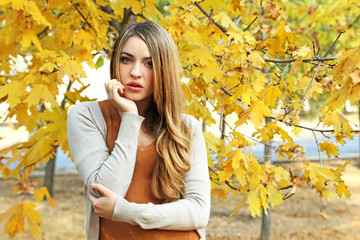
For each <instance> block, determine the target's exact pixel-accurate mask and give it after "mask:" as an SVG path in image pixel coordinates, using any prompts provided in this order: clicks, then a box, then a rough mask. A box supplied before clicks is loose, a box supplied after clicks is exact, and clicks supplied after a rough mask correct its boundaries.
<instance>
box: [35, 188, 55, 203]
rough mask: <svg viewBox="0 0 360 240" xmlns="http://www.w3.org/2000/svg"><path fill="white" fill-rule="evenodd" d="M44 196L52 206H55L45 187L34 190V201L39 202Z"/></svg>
mask: <svg viewBox="0 0 360 240" xmlns="http://www.w3.org/2000/svg"><path fill="white" fill-rule="evenodd" d="M44 197H46V200H47V201H48V202H49V204H50V206H51V207H52V208H55V207H56V205H55V202H54V200H53V199H52V197H51V196H50V194H49V192H48V190H47V188H46V187H41V188H39V189H38V190H36V192H35V193H34V198H35V201H36V202H40V201H41V200H43V199H44Z"/></svg>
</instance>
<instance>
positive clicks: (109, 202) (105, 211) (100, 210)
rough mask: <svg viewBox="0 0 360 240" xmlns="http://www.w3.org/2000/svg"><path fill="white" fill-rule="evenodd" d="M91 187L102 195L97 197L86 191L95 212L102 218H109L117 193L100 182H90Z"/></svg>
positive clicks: (112, 211) (110, 217)
mask: <svg viewBox="0 0 360 240" xmlns="http://www.w3.org/2000/svg"><path fill="white" fill-rule="evenodd" d="M91 187H92V189H93V190H95V191H98V192H99V193H100V194H101V195H102V197H99V198H97V197H95V196H94V195H92V194H91V193H90V192H88V196H89V200H90V201H91V203H92V205H93V207H94V211H95V213H96V214H97V215H99V216H100V217H102V218H106V219H110V220H111V219H112V215H113V213H114V206H115V201H116V198H117V195H116V194H115V193H114V192H113V191H111V190H110V189H108V188H106V187H105V186H104V185H101V184H91Z"/></svg>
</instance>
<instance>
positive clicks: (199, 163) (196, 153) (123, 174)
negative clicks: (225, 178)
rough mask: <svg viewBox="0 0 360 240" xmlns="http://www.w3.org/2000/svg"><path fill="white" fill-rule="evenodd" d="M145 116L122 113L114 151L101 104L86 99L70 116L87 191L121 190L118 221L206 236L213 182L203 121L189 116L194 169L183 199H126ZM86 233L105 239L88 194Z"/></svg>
mask: <svg viewBox="0 0 360 240" xmlns="http://www.w3.org/2000/svg"><path fill="white" fill-rule="evenodd" d="M143 120H144V118H143V117H141V116H139V115H136V114H132V113H122V121H121V125H120V129H119V133H118V137H117V140H116V141H115V147H114V149H113V151H112V152H111V153H109V150H108V148H107V146H106V134H107V133H106V123H105V121H104V117H103V115H102V113H101V110H100V107H99V104H98V102H82V103H79V104H77V105H75V106H74V107H73V108H72V109H71V110H70V112H69V114H68V120H67V133H68V141H69V146H70V152H71V154H72V158H73V160H74V162H75V165H76V169H77V171H78V173H79V174H80V176H81V178H82V180H83V181H84V183H85V185H86V187H87V189H89V190H90V191H91V192H92V193H93V194H94V195H97V196H99V194H98V193H96V192H94V191H93V190H92V188H91V184H92V183H101V184H103V185H104V186H106V187H107V188H109V189H110V190H112V191H113V192H115V193H116V194H117V199H116V202H115V208H114V213H113V216H112V220H113V221H119V222H125V223H129V224H134V225H135V224H136V225H139V226H140V227H141V228H143V229H155V228H156V229H167V230H184V231H186V230H194V229H196V230H197V232H198V233H199V236H200V239H201V240H203V239H205V227H206V225H207V223H208V220H209V215H210V180H209V172H208V164H207V151H206V146H205V141H204V137H203V134H202V130H201V126H200V124H199V122H198V121H197V120H196V119H195V118H194V117H192V116H190V115H185V114H184V120H185V122H186V123H187V125H188V126H189V127H190V129H191V130H192V133H193V134H192V148H191V152H190V163H191V169H190V171H189V172H187V173H186V175H185V178H184V182H185V194H184V196H183V198H182V199H180V200H178V201H175V202H172V203H165V204H152V203H147V204H136V203H132V202H128V201H127V200H125V198H124V197H125V195H126V192H127V190H128V188H129V185H130V182H131V179H132V175H133V171H134V166H135V160H136V152H137V144H138V143H137V142H138V136H139V130H140V127H141V124H142V122H143ZM85 195H86V202H87V224H86V235H87V239H88V240H98V239H99V216H98V215H97V214H96V213H95V212H94V210H93V208H92V205H91V202H90V201H89V199H88V198H87V194H85Z"/></svg>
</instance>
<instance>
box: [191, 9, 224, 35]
mask: <svg viewBox="0 0 360 240" xmlns="http://www.w3.org/2000/svg"><path fill="white" fill-rule="evenodd" d="M194 4H195V6H197V7H198V8H199V10H200V11H201V12H202V13H203V14H205V16H206V17H208V18H209V19H210V20H211V21H212V22H213V23H214V24H215V25H216V26H217V27H218V28H219V29H220V30H221V31H222V32H223V33H224V34H225V35H226V36H229V34H228V33H227V32H228V31H227V30H226V29H225V28H224V27H223V26H221V25H220V24H219V23H217V22H216V21H215V20H214V19H213V18H212V17H211V15H210V13H208V12H207V11H206V10H205V9H204V8H203V7H202V6H201V5H200V2H194Z"/></svg>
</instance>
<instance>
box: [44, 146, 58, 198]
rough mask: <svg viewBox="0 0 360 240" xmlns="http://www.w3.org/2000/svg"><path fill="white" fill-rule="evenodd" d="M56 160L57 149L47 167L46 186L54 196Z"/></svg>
mask: <svg viewBox="0 0 360 240" xmlns="http://www.w3.org/2000/svg"><path fill="white" fill-rule="evenodd" d="M55 161H56V151H55V155H54V156H53V157H52V158H50V160H49V161H48V162H47V164H46V169H45V181H44V184H45V187H46V188H47V190H48V192H49V194H50V195H51V196H52V197H54V192H53V186H54V174H55Z"/></svg>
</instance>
